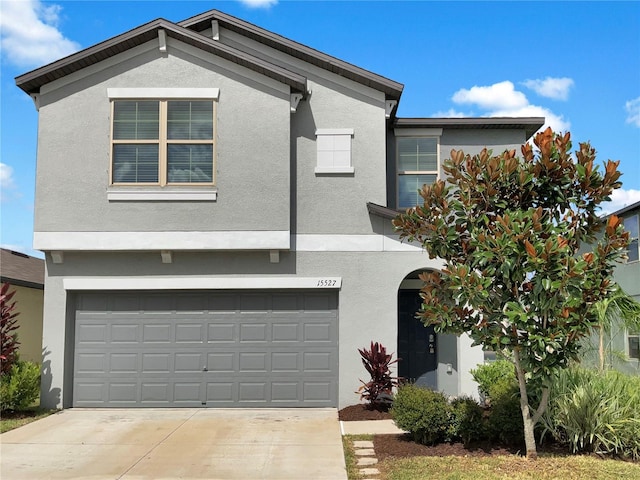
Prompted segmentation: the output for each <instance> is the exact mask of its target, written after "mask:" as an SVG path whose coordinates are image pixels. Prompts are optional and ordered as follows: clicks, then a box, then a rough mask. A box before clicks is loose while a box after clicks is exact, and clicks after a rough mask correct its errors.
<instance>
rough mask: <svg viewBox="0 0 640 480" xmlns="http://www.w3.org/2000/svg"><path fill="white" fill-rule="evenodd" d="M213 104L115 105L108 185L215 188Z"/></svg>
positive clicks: (192, 101)
mask: <svg viewBox="0 0 640 480" xmlns="http://www.w3.org/2000/svg"><path fill="white" fill-rule="evenodd" d="M214 111H215V109H214V101H213V100H210V99H165V100H156V99H148V98H141V99H114V100H113V101H112V119H113V122H112V135H111V144H112V149H111V181H110V183H111V185H159V186H167V185H214V183H215V178H214V172H215V168H214V159H215V154H214V152H215V143H214V139H215V134H214V133H215V124H214V119H215V115H214Z"/></svg>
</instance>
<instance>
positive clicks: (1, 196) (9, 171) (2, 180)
mask: <svg viewBox="0 0 640 480" xmlns="http://www.w3.org/2000/svg"><path fill="white" fill-rule="evenodd" d="M15 188H16V184H15V182H14V179H13V168H11V167H10V166H9V165H7V164H6V163H1V162H0V201H3V202H4V201H5V200H8V199H9V195H8V192H7V190H9V191H11V190H14V189H15Z"/></svg>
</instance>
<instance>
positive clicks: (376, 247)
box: [294, 234, 424, 252]
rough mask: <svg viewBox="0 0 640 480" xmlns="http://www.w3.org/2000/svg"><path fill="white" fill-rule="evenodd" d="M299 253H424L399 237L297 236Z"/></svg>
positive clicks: (418, 246)
mask: <svg viewBox="0 0 640 480" xmlns="http://www.w3.org/2000/svg"><path fill="white" fill-rule="evenodd" d="M294 241H295V243H294V249H295V250H296V251H298V252H422V251H424V250H423V249H422V247H421V246H420V245H418V244H411V243H407V242H401V241H400V237H399V236H398V235H389V234H387V235H322V234H320V235H314V234H311V235H309V234H301V235H296V236H295V239H294Z"/></svg>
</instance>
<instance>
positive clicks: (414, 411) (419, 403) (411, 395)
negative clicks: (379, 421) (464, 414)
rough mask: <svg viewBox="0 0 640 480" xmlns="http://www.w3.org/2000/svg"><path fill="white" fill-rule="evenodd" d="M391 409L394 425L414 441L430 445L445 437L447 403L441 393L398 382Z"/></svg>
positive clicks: (448, 415)
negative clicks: (399, 385) (399, 384)
mask: <svg viewBox="0 0 640 480" xmlns="http://www.w3.org/2000/svg"><path fill="white" fill-rule="evenodd" d="M391 412H392V414H393V419H394V421H395V423H396V425H397V426H398V427H399V428H401V429H402V430H406V431H408V432H409V433H410V434H411V436H412V438H413V440H414V441H416V442H418V443H422V444H425V445H434V444H435V443H437V442H439V441H442V440H444V439H445V438H446V435H447V431H448V430H449V424H450V417H451V406H450V405H449V402H448V401H447V398H446V397H445V396H444V394H443V393H441V392H434V391H433V390H429V389H426V388H420V387H417V386H415V385H413V384H406V385H402V386H401V387H400V388H399V389H398V392H397V393H396V396H395V398H394V401H393V407H392V409H391Z"/></svg>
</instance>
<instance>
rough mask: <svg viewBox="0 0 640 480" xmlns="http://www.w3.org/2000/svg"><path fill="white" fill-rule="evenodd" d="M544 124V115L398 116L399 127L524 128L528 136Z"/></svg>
mask: <svg viewBox="0 0 640 480" xmlns="http://www.w3.org/2000/svg"><path fill="white" fill-rule="evenodd" d="M543 125H544V117H468V118H398V119H396V121H395V123H394V126H395V127H398V128H403V127H404V128H420V127H424V128H446V129H447V130H451V129H524V130H525V133H526V135H527V138H529V137H531V136H532V135H533V134H534V133H536V131H538V130H539V129H540V128H541V127H542V126H543Z"/></svg>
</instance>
